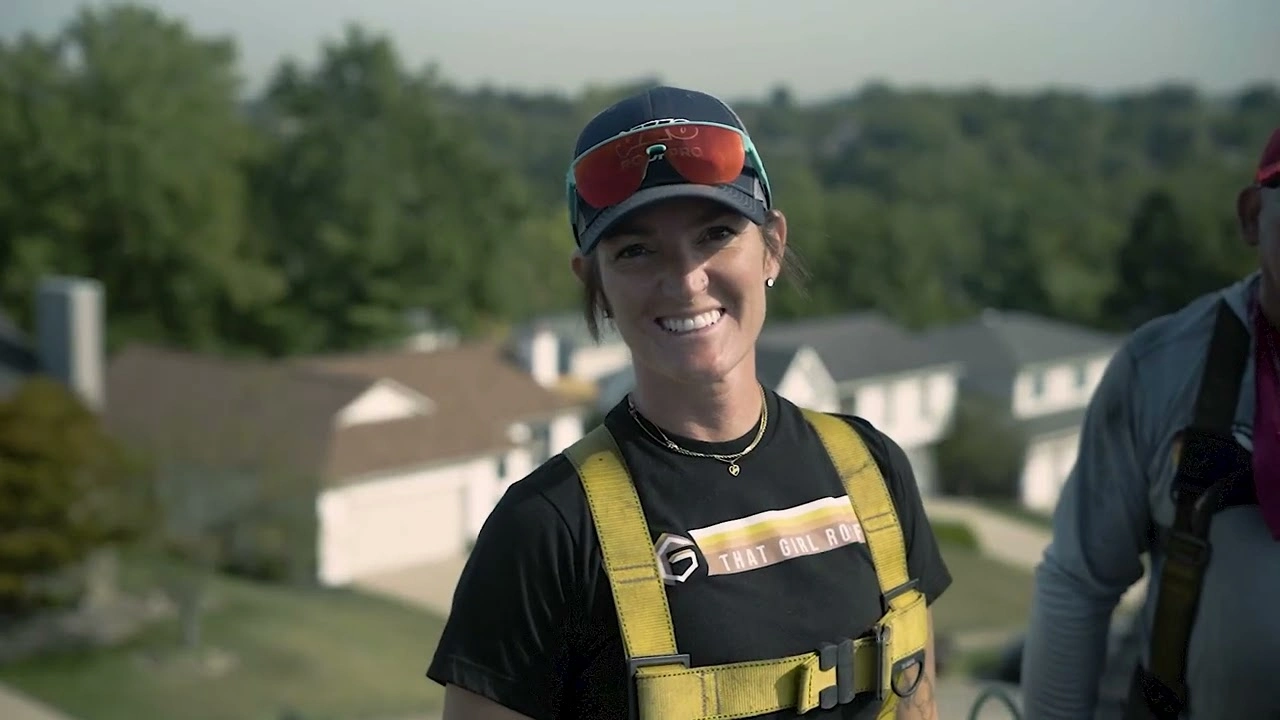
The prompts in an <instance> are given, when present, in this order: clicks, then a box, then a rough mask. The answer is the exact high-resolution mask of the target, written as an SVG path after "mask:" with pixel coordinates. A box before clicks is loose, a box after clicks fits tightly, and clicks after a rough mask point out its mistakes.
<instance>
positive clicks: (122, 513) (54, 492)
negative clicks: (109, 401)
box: [0, 377, 155, 614]
mask: <svg viewBox="0 0 1280 720" xmlns="http://www.w3.org/2000/svg"><path fill="white" fill-rule="evenodd" d="M144 470H145V466H143V465H142V464H140V463H138V462H136V460H135V459H133V458H131V457H130V456H129V455H127V454H126V452H125V451H124V450H123V449H122V448H120V447H119V446H117V445H116V444H115V443H114V442H113V441H112V440H111V439H109V438H108V437H107V435H106V433H105V432H104V431H103V429H102V427H101V426H100V425H99V423H98V419H97V416H95V415H94V414H93V413H92V412H90V411H88V410H87V409H86V408H85V407H84V406H83V405H82V404H81V403H80V402H79V400H78V399H77V398H75V397H74V396H73V395H72V394H71V393H69V392H68V391H67V390H65V389H64V388H63V386H62V385H60V384H58V383H56V382H54V381H52V380H48V379H45V378H39V377H37V378H34V379H31V380H28V381H26V382H25V383H24V384H23V385H21V386H20V387H19V388H18V390H17V391H16V392H15V393H14V394H13V395H12V396H11V397H9V398H8V399H7V400H5V401H3V402H0V613H17V614H21V613H25V612H30V611H33V610H38V609H41V608H45V607H49V606H59V605H65V604H67V603H70V602H73V601H75V600H76V599H78V597H79V593H80V592H82V590H83V587H82V583H81V580H82V578H81V576H80V571H81V569H82V563H83V562H84V561H85V560H86V559H87V558H88V557H89V556H90V555H91V554H92V553H93V552H94V551H95V550H98V549H100V548H102V547H104V546H107V545H110V544H113V543H120V542H126V541H129V540H132V539H135V538H137V537H139V536H141V535H143V534H145V533H147V532H149V531H150V530H151V528H152V524H153V522H154V520H155V512H154V503H153V499H152V495H151V488H150V483H149V481H148V480H147V477H146V475H145V472H144Z"/></svg>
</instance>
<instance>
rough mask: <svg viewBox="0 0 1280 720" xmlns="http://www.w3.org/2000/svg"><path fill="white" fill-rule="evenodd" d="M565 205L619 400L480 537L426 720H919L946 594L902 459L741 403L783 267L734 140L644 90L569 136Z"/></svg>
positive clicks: (744, 154)
mask: <svg viewBox="0 0 1280 720" xmlns="http://www.w3.org/2000/svg"><path fill="white" fill-rule="evenodd" d="M567 185H568V201H569V207H570V222H571V226H572V229H573V233H574V238H575V240H576V241H577V245H578V249H577V252H576V253H575V254H574V257H573V264H572V267H573V271H574V273H575V274H576V275H577V276H578V278H579V279H580V280H581V281H582V285H583V288H584V292H585V313H586V316H587V320H588V322H589V324H590V326H591V329H592V332H593V333H596V332H597V331H598V328H599V324H600V323H601V322H609V323H612V324H613V325H614V326H615V327H616V328H617V330H618V333H619V334H620V335H621V336H622V339H623V340H624V341H625V343H626V344H627V347H628V348H629V349H630V351H631V357H632V361H633V365H634V371H635V387H634V390H633V391H632V392H631V393H630V394H629V395H628V396H627V397H626V398H624V399H623V400H622V401H621V402H619V403H618V405H617V406H616V407H615V408H614V409H613V410H612V411H610V412H609V413H608V415H607V417H606V418H605V420H604V422H603V424H601V425H600V426H599V427H597V428H595V429H594V430H593V431H592V432H591V433H589V434H588V435H587V437H585V438H584V439H583V440H581V441H580V442H578V443H576V444H575V445H573V446H572V447H570V448H569V449H567V450H566V451H565V452H564V453H562V454H560V455H557V456H556V457H554V458H552V459H551V460H549V461H547V462H546V463H545V464H543V465H542V466H541V467H539V468H538V469H536V470H535V471H534V472H533V473H531V474H530V475H529V476H528V477H526V478H524V479H523V480H521V481H519V482H517V483H515V484H514V485H513V486H512V487H511V489H510V490H508V491H507V493H506V494H505V495H504V497H503V498H502V500H501V501H500V502H499V503H498V506H497V507H496V508H495V509H494V511H493V513H492V514H491V515H490V516H489V519H488V520H487V522H486V523H485V526H484V528H483V529H482V531H481V532H480V536H479V538H478V539H477V541H476V545H475V549H474V551H473V552H472V555H471V557H470V559H469V561H468V564H467V567H466V569H465V570H464V572H463V575H462V578H461V580H460V582H459V584H458V589H457V591H456V594H455V596H454V601H453V610H452V613H451V615H450V618H449V621H448V625H447V626H446V628H445V631H444V634H443V637H442V639H441V641H440V644H439V647H438V648H437V650H436V654H435V657H434V658H433V660H432V662H431V666H430V668H429V670H428V673H427V674H428V676H429V677H431V678H432V679H433V680H435V681H437V682H439V683H441V684H444V685H445V686H446V687H447V690H446V695H445V697H446V701H445V720H462V719H465V720H485V719H487V718H534V720H549V719H551V718H565V719H569V718H573V719H576V718H593V719H604V720H608V719H611V718H618V719H619V720H703V719H707V718H716V719H717V720H722V719H727V718H747V717H756V718H773V719H781V718H797V717H800V716H801V715H803V716H804V717H806V718H815V717H817V718H823V719H824V720H826V719H828V718H830V719H835V718H841V719H843V720H849V719H851V718H887V717H899V718H931V717H935V716H936V707H935V702H934V699H933V676H934V659H933V634H932V629H931V620H930V610H929V607H928V606H929V605H930V604H931V603H932V602H933V601H934V600H936V599H937V597H938V596H939V595H941V594H942V592H943V591H944V590H945V589H946V588H947V586H948V585H949V584H950V582H951V577H950V574H949V573H948V571H947V568H946V565H945V564H944V562H943V560H942V558H941V555H940V554H939V551H938V545H937V543H936V541H935V539H934V537H933V533H932V530H931V529H930V526H929V522H928V519H927V518H926V517H925V515H924V511H923V508H922V506H921V502H920V495H919V491H918V489H917V488H916V485H915V479H914V476H913V474H912V472H911V466H910V464H909V463H908V461H907V459H906V456H905V455H904V453H903V452H902V450H901V448H899V447H898V445H897V444H896V443H894V442H893V441H892V440H890V439H889V438H888V437H886V436H885V435H884V434H882V433H880V432H879V431H877V430H876V429H875V428H873V427H872V426H871V425H870V424H869V423H867V422H866V421H864V420H862V419H860V418H854V417H847V416H832V415H828V414H823V413H816V412H813V411H809V410H805V409H801V408H799V407H796V406H795V405H793V404H792V403H790V402H788V401H787V400H786V399H784V398H782V397H780V396H779V395H777V394H776V393H774V392H772V391H769V390H767V389H765V388H764V387H763V386H762V385H761V384H760V382H759V381H758V380H757V378H756V367H755V349H756V341H757V339H758V337H759V335H760V331H761V328H762V326H763V324H764V320H765V315H766V308H767V305H768V290H769V288H771V287H773V286H774V284H775V282H776V280H777V279H778V278H779V276H780V275H782V274H783V273H784V272H785V271H787V270H788V269H794V267H795V264H794V262H793V261H792V260H790V259H789V257H793V256H791V255H790V254H789V253H788V252H787V225H786V218H785V216H784V215H783V214H782V213H781V212H780V211H778V210H777V209H775V208H773V207H772V200H771V197H772V195H771V192H770V188H769V181H768V177H767V175H766V173H765V169H764V163H763V162H762V160H761V158H760V156H759V154H758V153H757V152H756V149H755V147H754V145H753V144H752V143H751V139H750V137H749V136H748V135H747V132H746V129H745V128H744V127H743V124H742V122H741V120H740V119H739V118H738V116H737V115H736V114H735V113H734V112H733V110H732V109H730V108H729V106H728V105H726V104H725V103H723V102H722V101H720V100H718V99H716V98H714V97H711V96H709V95H706V94H703V93H699V92H694V91H689V90H681V89H678V88H670V87H659V88H654V89H651V90H648V91H646V92H643V93H640V94H639V95H636V96H633V97H630V98H627V99H625V100H623V101H621V102H620V103H618V104H617V105H615V106H613V107H611V108H609V109H607V110H605V111H604V112H602V113H600V114H599V115H598V116H596V118H595V119H593V120H592V121H591V122H590V123H588V125H587V126H586V128H584V129H583V131H582V133H581V135H580V137H579V140H578V146H577V149H576V151H575V154H574V161H573V163H572V164H571V165H570V169H569V173H568V182H567ZM707 688H712V690H708V689H707Z"/></svg>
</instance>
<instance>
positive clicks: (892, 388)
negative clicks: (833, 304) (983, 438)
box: [761, 311, 960, 495]
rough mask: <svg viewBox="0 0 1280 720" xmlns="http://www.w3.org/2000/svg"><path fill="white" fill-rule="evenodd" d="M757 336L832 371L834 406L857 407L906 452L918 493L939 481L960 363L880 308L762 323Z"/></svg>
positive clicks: (930, 489) (852, 411)
mask: <svg viewBox="0 0 1280 720" xmlns="http://www.w3.org/2000/svg"><path fill="white" fill-rule="evenodd" d="M761 342H762V343H763V344H765V345H767V346H770V347H775V348H776V347H788V346H789V347H796V348H806V349H809V350H811V351H812V352H813V353H814V356H815V358H816V359H817V360H819V361H820V362H821V364H822V365H823V367H824V368H825V370H826V372H827V373H828V374H829V376H830V378H831V379H832V386H833V389H834V395H835V398H834V400H833V401H832V405H833V406H834V407H833V409H837V410H838V411H839V412H842V413H847V414H850V415H858V416H860V417H862V418H865V419H866V420H868V421H870V422H871V423H872V424H873V425H875V426H876V427H877V428H879V429H880V430H881V431H882V432H884V433H885V434H887V435H888V436H889V437H891V438H893V440H894V441H895V442H897V443H898V445H900V446H901V447H902V449H903V451H905V452H906V454H907V457H908V459H910V461H911V467H912V469H913V470H914V471H915V475H916V482H917V484H918V485H919V487H920V491H921V493H922V494H925V495H929V494H932V493H933V492H935V489H936V487H937V479H936V478H937V462H936V458H935V453H934V448H935V446H936V444H937V442H938V441H939V440H940V439H942V437H943V436H944V435H945V434H946V433H947V431H948V429H949V428H950V425H951V418H952V413H953V411H954V409H955V400H956V386H957V382H958V379H959V373H960V366H959V364H958V363H956V362H954V361H952V360H951V359H949V358H945V359H939V356H938V355H937V354H935V353H933V352H932V351H931V350H930V348H929V346H928V345H927V344H925V343H923V342H921V341H920V340H919V339H917V338H916V337H915V336H913V335H912V334H911V333H910V332H908V331H907V330H906V329H904V328H902V327H901V326H899V325H898V324H896V323H894V322H893V321H891V320H889V319H888V318H887V317H885V316H884V315H882V314H880V313H878V312H870V311H869V312H859V313H851V314H846V315H836V316H828V317H822V318H816V319H810V320H799V321H785V322H778V323H766V324H765V329H764V332H763V334H762V337H761Z"/></svg>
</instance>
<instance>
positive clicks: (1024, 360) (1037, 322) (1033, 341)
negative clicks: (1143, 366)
mask: <svg viewBox="0 0 1280 720" xmlns="http://www.w3.org/2000/svg"><path fill="white" fill-rule="evenodd" d="M1121 340H1122V338H1121V337H1120V336H1118V335H1113V334H1111V333H1104V332H1099V331H1097V330H1093V329H1090V328H1087V327H1082V326H1079V325H1073V324H1070V323H1065V322H1062V321H1060V320H1054V319H1052V318H1047V317H1042V316H1039V315H1033V314H1031V313H1027V312H1022V311H1020V310H991V309H988V310H985V311H983V312H982V313H981V314H980V315H977V316H975V317H973V318H972V319H970V320H967V321H964V322H961V323H956V324H954V325H949V326H946V327H941V328H936V329H934V330H930V331H929V332H928V333H926V335H925V341H926V342H927V343H928V344H929V345H930V346H931V347H932V351H933V352H934V354H935V355H945V356H947V357H951V358H954V359H956V360H961V361H963V362H966V363H971V364H982V363H991V362H1000V363H1007V364H1011V365H1013V366H1014V367H1026V366H1028V365H1036V364H1039V363H1043V362H1051V361H1054V360H1061V359H1065V358H1070V357H1077V356H1080V355H1086V354H1090V353H1095V352H1103V351H1107V350H1112V349H1114V348H1115V347H1117V346H1118V345H1119V344H1120V342H1121Z"/></svg>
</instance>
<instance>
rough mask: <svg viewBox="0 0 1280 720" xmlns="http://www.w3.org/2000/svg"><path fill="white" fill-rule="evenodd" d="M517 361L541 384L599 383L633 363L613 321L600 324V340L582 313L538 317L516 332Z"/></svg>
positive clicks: (512, 346) (550, 385)
mask: <svg viewBox="0 0 1280 720" xmlns="http://www.w3.org/2000/svg"><path fill="white" fill-rule="evenodd" d="M511 351H512V353H513V355H514V356H515V358H516V361H517V362H518V363H519V364H520V366H521V367H523V368H524V370H525V372H527V373H529V375H531V376H532V377H533V379H534V380H535V381H537V383H538V384H539V385H542V386H543V387H548V388H553V387H559V386H562V385H563V384H565V382H566V381H567V382H568V383H570V384H574V383H577V384H587V385H590V386H595V385H597V384H598V383H599V382H600V380H601V379H603V378H604V377H606V376H608V375H611V374H613V373H615V372H617V371H618V370H621V369H622V368H624V367H627V366H628V365H630V364H631V351H630V350H628V349H627V345H626V343H624V342H623V341H622V337H621V336H620V335H618V331H617V330H615V329H614V327H613V325H612V324H610V323H608V322H606V323H603V324H602V325H601V326H600V340H599V342H597V341H596V340H595V339H594V338H592V337H591V334H590V333H589V332H588V331H587V323H586V321H585V320H584V319H583V318H582V315H581V314H580V313H576V312H570V313H559V314H556V315H548V316H545V317H542V318H539V319H537V320H535V321H533V322H531V323H528V324H527V325H525V326H524V327H521V328H519V329H517V330H516V332H515V333H513V337H512V342H511Z"/></svg>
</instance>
